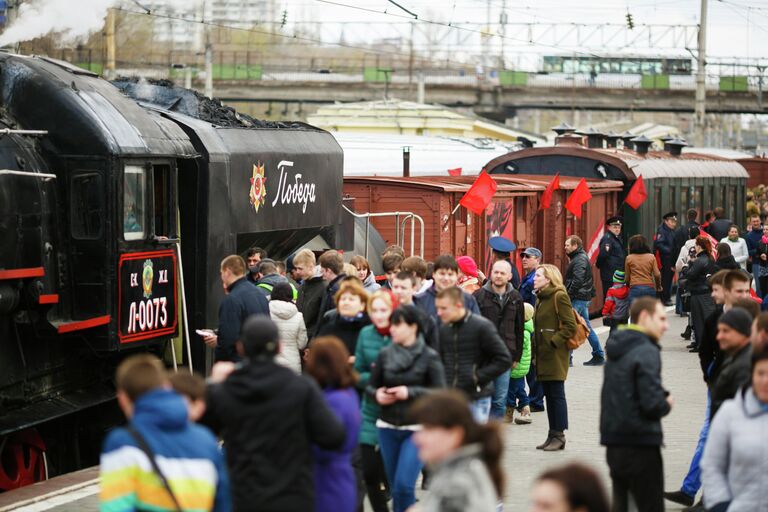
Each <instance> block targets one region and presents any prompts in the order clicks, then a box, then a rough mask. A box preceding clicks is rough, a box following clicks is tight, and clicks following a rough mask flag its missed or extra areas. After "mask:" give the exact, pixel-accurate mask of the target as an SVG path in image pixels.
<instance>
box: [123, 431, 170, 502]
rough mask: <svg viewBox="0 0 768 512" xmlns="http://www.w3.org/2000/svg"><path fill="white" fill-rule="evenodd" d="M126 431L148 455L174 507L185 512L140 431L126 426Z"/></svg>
mask: <svg viewBox="0 0 768 512" xmlns="http://www.w3.org/2000/svg"><path fill="white" fill-rule="evenodd" d="M125 429H126V430H127V431H128V433H129V434H130V435H131V437H132V438H133V440H134V441H136V444H137V445H139V449H140V450H141V451H142V452H144V455H146V456H147V458H148V459H149V463H150V464H152V469H153V470H154V471H155V473H156V474H157V476H158V477H159V478H160V481H161V482H162V483H163V487H165V490H166V491H168V494H169V495H170V496H171V500H172V501H173V505H174V506H175V507H176V512H183V509H182V508H181V505H179V500H177V499H176V495H175V494H173V490H171V485H170V484H169V483H168V479H167V478H165V475H164V474H163V472H162V471H161V470H160V466H158V464H157V460H156V459H155V454H154V453H153V452H152V448H150V447H149V444H147V441H146V440H145V439H144V437H143V436H142V435H141V434H140V433H139V431H138V430H136V429H135V428H134V427H133V425H126V427H125Z"/></svg>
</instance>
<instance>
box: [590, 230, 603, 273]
mask: <svg viewBox="0 0 768 512" xmlns="http://www.w3.org/2000/svg"><path fill="white" fill-rule="evenodd" d="M604 234H605V221H601V222H600V225H599V226H597V230H596V231H595V233H594V234H593V235H592V238H591V239H590V240H589V245H588V246H587V247H588V250H587V256H589V261H590V262H591V263H592V264H593V265H594V264H595V261H597V255H598V254H599V253H600V240H601V239H602V238H603V235H604Z"/></svg>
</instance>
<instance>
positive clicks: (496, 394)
mask: <svg viewBox="0 0 768 512" xmlns="http://www.w3.org/2000/svg"><path fill="white" fill-rule="evenodd" d="M508 392H509V372H508V371H506V372H504V373H502V374H501V375H499V376H498V377H496V378H495V379H494V381H493V401H492V403H491V417H492V418H495V419H501V418H503V417H504V413H506V412H507V393H508Z"/></svg>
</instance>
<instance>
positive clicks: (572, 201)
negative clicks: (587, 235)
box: [565, 178, 592, 219]
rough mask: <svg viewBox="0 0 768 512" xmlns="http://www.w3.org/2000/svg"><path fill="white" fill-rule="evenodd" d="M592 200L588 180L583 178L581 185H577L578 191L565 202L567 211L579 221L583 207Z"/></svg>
mask: <svg viewBox="0 0 768 512" xmlns="http://www.w3.org/2000/svg"><path fill="white" fill-rule="evenodd" d="M590 199H592V194H591V193H590V192H589V186H588V185H587V180H585V179H584V178H581V181H580V182H579V184H578V185H576V189H575V190H574V191H573V192H572V193H571V195H570V197H569V198H568V200H567V201H566V202H565V209H566V210H568V211H569V212H571V213H572V214H573V215H574V216H575V217H576V218H577V219H580V218H581V207H582V206H584V203H586V202H587V201H589V200H590Z"/></svg>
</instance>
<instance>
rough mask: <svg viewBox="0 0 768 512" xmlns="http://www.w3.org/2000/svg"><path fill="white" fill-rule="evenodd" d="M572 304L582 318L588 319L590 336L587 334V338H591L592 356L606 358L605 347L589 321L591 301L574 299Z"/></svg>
mask: <svg viewBox="0 0 768 512" xmlns="http://www.w3.org/2000/svg"><path fill="white" fill-rule="evenodd" d="M571 304H572V305H573V309H575V310H576V312H577V313H578V314H580V315H581V318H583V319H584V320H586V321H587V327H589V336H587V339H588V340H589V346H590V347H592V356H593V357H602V358H603V359H605V352H603V348H602V347H601V346H600V340H599V339H597V334H595V330H594V329H592V325H591V324H590V323H589V301H588V300H572V301H571Z"/></svg>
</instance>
